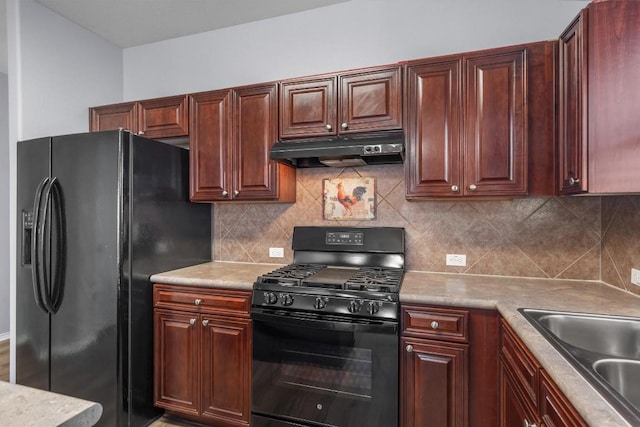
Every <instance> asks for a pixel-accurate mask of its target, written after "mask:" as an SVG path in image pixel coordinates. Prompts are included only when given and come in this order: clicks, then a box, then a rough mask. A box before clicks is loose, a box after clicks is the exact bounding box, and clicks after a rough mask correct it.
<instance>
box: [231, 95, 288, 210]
mask: <svg viewBox="0 0 640 427" xmlns="http://www.w3.org/2000/svg"><path fill="white" fill-rule="evenodd" d="M233 93H234V95H233V96H234V98H233V118H234V129H233V155H232V158H233V171H234V174H233V195H232V197H233V199H234V200H278V199H279V197H280V194H279V187H278V178H279V177H278V172H279V169H280V168H279V165H278V164H277V163H276V162H274V161H272V160H270V159H269V150H270V149H271V146H272V145H273V144H274V143H275V142H276V138H277V136H278V132H277V123H278V119H277V114H278V108H277V106H278V99H277V97H276V94H277V86H276V84H275V83H274V84H268V85H262V86H249V87H245V88H238V89H234V90H233ZM282 169H287V170H291V168H288V167H286V166H282ZM282 178H284V179H286V177H282ZM294 200H295V196H294Z"/></svg>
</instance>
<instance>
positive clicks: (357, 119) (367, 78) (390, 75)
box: [280, 65, 402, 139]
mask: <svg viewBox="0 0 640 427" xmlns="http://www.w3.org/2000/svg"><path fill="white" fill-rule="evenodd" d="M401 128H402V73H401V67H400V66H397V65H394V66H386V67H375V68H367V69H362V70H356V71H350V72H345V73H341V74H337V75H335V74H332V75H323V76H313V77H305V78H299V79H292V80H286V81H283V82H281V83H280V138H281V139H291V138H307V137H317V136H331V135H338V134H347V133H351V132H368V131H377V130H391V129H401Z"/></svg>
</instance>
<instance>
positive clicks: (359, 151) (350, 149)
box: [270, 131, 404, 168]
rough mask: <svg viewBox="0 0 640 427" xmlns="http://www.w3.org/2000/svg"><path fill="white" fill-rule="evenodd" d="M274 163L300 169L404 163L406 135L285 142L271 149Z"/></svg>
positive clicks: (357, 136) (366, 135)
mask: <svg viewBox="0 0 640 427" xmlns="http://www.w3.org/2000/svg"><path fill="white" fill-rule="evenodd" d="M270 156H271V159H272V160H276V161H278V162H281V163H285V164H288V165H291V166H295V167H297V168H312V167H323V166H333V167H344V166H364V165H378V164H386V163H402V162H403V160H404V132H402V131H388V132H375V133H362V134H352V135H341V136H331V137H320V138H310V139H296V140H284V141H278V142H276V143H275V144H274V145H273V147H272V148H271V152H270Z"/></svg>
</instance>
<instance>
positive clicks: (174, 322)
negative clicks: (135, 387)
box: [154, 284, 251, 426]
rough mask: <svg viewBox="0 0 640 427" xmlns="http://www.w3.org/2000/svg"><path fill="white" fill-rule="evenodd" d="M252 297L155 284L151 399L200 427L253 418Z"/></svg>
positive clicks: (242, 422)
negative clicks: (250, 314) (200, 425)
mask: <svg viewBox="0 0 640 427" xmlns="http://www.w3.org/2000/svg"><path fill="white" fill-rule="evenodd" d="M250 297H251V292H248V291H233V290H219V289H204V288H198V287H188V286H170V285H162V284H156V285H154V316H155V323H154V329H155V333H154V340H155V344H154V400H155V405H156V406H158V407H160V408H164V409H166V410H167V411H168V412H170V413H172V414H175V415H178V416H182V417H185V418H188V419H191V420H194V421H198V422H201V423H215V425H220V426H247V425H249V422H250V416H251V320H250V318H249V304H250V302H249V301H250Z"/></svg>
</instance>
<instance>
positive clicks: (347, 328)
mask: <svg viewBox="0 0 640 427" xmlns="http://www.w3.org/2000/svg"><path fill="white" fill-rule="evenodd" d="M251 319H252V320H253V321H256V322H266V323H280V324H283V325H287V326H298V327H302V328H310V329H324V330H333V331H339V332H374V333H379V334H397V333H398V323H397V322H383V321H377V320H361V319H359V320H357V321H354V320H353V319H349V318H337V317H335V316H332V317H331V318H330V319H329V318H327V317H326V316H323V315H320V314H311V315H310V314H305V315H303V316H300V315H296V314H295V313H290V312H286V313H285V312H273V311H267V310H263V309H259V308H253V309H252V310H251Z"/></svg>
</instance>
